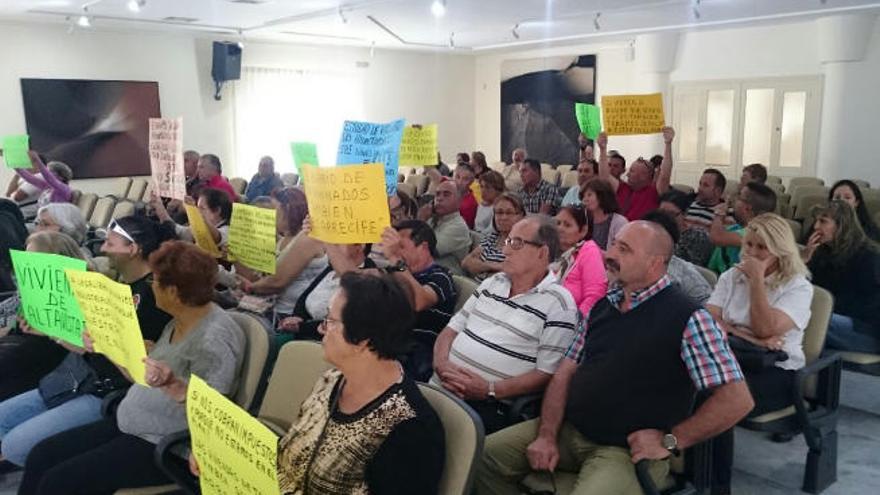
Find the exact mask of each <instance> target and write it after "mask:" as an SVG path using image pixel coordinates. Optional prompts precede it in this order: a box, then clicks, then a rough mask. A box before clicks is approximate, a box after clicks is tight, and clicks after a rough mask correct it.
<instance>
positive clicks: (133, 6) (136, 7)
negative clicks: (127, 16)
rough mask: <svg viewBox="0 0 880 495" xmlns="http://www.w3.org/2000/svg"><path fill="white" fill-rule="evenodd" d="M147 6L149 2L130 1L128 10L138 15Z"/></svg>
mask: <svg viewBox="0 0 880 495" xmlns="http://www.w3.org/2000/svg"><path fill="white" fill-rule="evenodd" d="M146 4H147V0H128V10H130V11H132V12H135V13H137V12H140V11H141V9H142V8H144V5H146Z"/></svg>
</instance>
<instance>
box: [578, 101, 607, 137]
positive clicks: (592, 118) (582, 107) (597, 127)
mask: <svg viewBox="0 0 880 495" xmlns="http://www.w3.org/2000/svg"><path fill="white" fill-rule="evenodd" d="M574 113H575V117H577V121H578V127H579V128H580V129H581V132H583V133H584V136H587V137H588V138H590V139H593V140H595V139H596V136H598V135H599V133H600V132H602V122H601V121H600V120H599V107H597V106H596V105H590V104H589V103H575V104H574Z"/></svg>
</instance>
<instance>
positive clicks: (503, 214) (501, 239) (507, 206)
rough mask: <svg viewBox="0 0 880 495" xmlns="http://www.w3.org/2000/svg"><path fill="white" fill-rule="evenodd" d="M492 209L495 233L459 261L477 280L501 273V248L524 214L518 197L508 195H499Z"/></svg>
mask: <svg viewBox="0 0 880 495" xmlns="http://www.w3.org/2000/svg"><path fill="white" fill-rule="evenodd" d="M493 208H494V218H493V221H492V223H493V227H494V228H495V231H494V232H492V233H490V234H488V235H487V236H486V237H484V238H483V240H482V241H481V242H480V245H479V246H477V247H475V248H474V249H473V251H471V252H470V254H468V255H467V256H465V257H464V259H463V260H461V267H462V268H464V270H465V271H466V272H467V273H469V274H471V275H472V276H474V278H476V279H478V280H483V279H485V278H486V277H488V276H490V275H492V274H493V273H497V272H500V271H501V263H503V262H504V253H503V252H502V247H503V246H504V243H505V241H506V240H507V238H508V236H509V235H510V230H511V229H512V228H513V225H514V224H516V222H518V221H520V220H522V219H523V218H524V217H525V213H526V212H525V209H524V208H523V204H522V201H521V200H520V199H519V197H517V196H515V195H513V194H508V193H504V194H501V195H499V196H498V198H497V199H496V200H495V204H494V205H493Z"/></svg>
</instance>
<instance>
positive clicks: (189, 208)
mask: <svg viewBox="0 0 880 495" xmlns="http://www.w3.org/2000/svg"><path fill="white" fill-rule="evenodd" d="M183 206H184V207H185V208H186V218H187V219H188V220H189V230H190V232H192V235H193V239H195V240H196V245H197V246H199V247H200V248H202V249H203V250H205V252H207V253H208V254H210V255H211V256H213V257H215V258H219V257H220V249H219V248H218V247H217V243H216V242H214V237H213V236H212V235H211V231H210V230H209V229H208V224H206V223H205V219H204V217H202V213H201V212H200V211H199V209H198V208H197V207H195V206H193V205H187V204H185V205H183Z"/></svg>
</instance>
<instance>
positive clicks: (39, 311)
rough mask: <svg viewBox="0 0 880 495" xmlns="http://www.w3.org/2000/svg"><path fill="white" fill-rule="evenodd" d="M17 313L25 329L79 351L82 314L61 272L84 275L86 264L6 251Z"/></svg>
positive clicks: (54, 257) (26, 252)
mask: <svg viewBox="0 0 880 495" xmlns="http://www.w3.org/2000/svg"><path fill="white" fill-rule="evenodd" d="M9 254H10V255H11V257H12V265H13V267H14V269H15V279H16V282H17V283H18V292H19V294H20V295H21V309H22V314H23V315H24V318H25V320H27V322H28V325H30V326H31V327H33V328H35V329H36V330H39V331H41V332H43V333H45V334H46V335H48V336H50V337H53V338H56V339H61V340H64V341H66V342H70V343H71V344H74V345H77V346H80V347H82V345H83V343H82V331H83V321H84V318H83V314H82V312H81V311H80V309H79V304H77V302H76V298H75V297H74V295H73V290H72V289H71V287H70V282H69V281H68V280H67V276H66V275H65V274H64V270H77V271H81V272H82V271H85V270H86V262H85V261H83V260H78V259H74V258H67V257H64V256H59V255H57V254H46V253H32V252H28V251H17V250H14V249H10V250H9Z"/></svg>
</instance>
